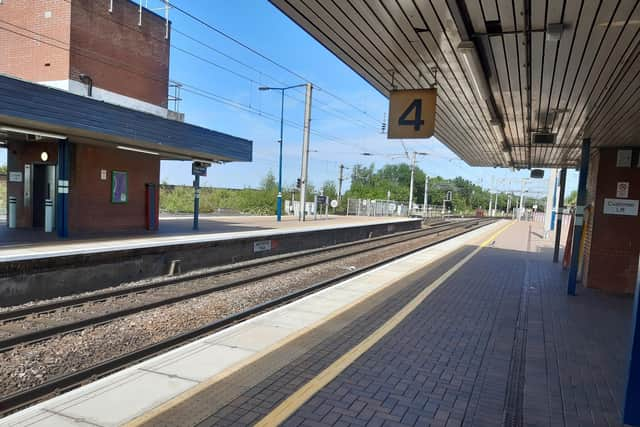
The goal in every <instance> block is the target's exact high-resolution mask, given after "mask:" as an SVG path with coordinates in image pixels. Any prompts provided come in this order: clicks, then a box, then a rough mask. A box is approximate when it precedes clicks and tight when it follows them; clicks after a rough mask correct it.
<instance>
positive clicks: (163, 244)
mask: <svg viewBox="0 0 640 427" xmlns="http://www.w3.org/2000/svg"><path fill="white" fill-rule="evenodd" d="M164 221H165V222H166V223H167V224H168V225H167V226H166V227H163V230H164V231H163V232H159V233H155V234H151V235H150V234H145V235H137V234H133V235H130V234H123V235H116V236H113V235H111V236H106V235H101V236H93V237H90V236H85V237H86V238H78V239H70V240H66V241H61V240H55V241H38V242H28V241H27V242H24V241H23V242H22V243H20V244H8V243H7V244H0V306H4V305H11V304H13V305H17V304H24V303H27V302H31V301H35V300H41V299H46V298H56V297H64V296H68V295H72V294H77V293H81V292H88V291H94V290H99V289H104V288H109V287H113V286H118V285H120V284H122V283H131V282H138V281H141V280H151V279H153V278H157V277H162V276H166V275H168V274H174V272H178V273H180V272H181V273H188V272H193V271H197V270H201V269H207V268H212V267H216V266H223V265H226V264H233V263H237V262H243V261H249V260H254V259H257V258H261V257H268V256H279V255H284V254H287V253H291V252H296V251H303V250H312V249H317V248H321V247H326V246H331V245H336V244H341V243H348V242H354V241H358V240H363V239H368V238H371V237H379V236H383V235H387V234H393V233H398V232H405V231H411V230H417V229H420V228H421V225H422V222H421V219H409V218H398V217H354V216H329V217H328V218H327V219H322V220H320V219H318V220H316V221H313V220H310V221H306V222H299V221H298V220H297V219H296V218H293V217H285V218H284V220H283V221H282V222H281V223H278V222H276V220H275V217H264V216H263V217H260V216H251V217H247V216H231V217H217V216H209V217H202V218H201V220H200V224H201V226H200V230H199V231H197V232H194V231H193V230H191V224H192V223H191V222H190V219H189V218H185V217H167V218H164ZM14 231H16V230H9V231H7V230H5V231H4V232H9V233H12V232H14ZM21 231H23V230H17V231H16V232H17V233H20V232H21ZM0 233H2V231H0ZM24 272H29V274H24Z"/></svg>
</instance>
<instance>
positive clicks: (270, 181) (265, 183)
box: [260, 171, 278, 193]
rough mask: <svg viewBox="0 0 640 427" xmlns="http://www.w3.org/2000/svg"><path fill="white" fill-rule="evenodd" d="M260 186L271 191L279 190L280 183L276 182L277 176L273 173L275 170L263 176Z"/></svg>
mask: <svg viewBox="0 0 640 427" xmlns="http://www.w3.org/2000/svg"><path fill="white" fill-rule="evenodd" d="M260 188H262V189H263V190H265V191H267V192H269V193H273V192H275V193H277V192H278V183H276V177H275V176H274V175H273V172H271V171H269V172H267V174H266V175H265V177H264V178H262V180H261V181H260Z"/></svg>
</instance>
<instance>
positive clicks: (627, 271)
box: [586, 149, 640, 294]
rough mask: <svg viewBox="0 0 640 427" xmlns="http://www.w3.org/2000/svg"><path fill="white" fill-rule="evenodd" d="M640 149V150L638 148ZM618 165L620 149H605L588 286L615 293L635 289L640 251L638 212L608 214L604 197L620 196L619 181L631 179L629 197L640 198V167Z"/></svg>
mask: <svg viewBox="0 0 640 427" xmlns="http://www.w3.org/2000/svg"><path fill="white" fill-rule="evenodd" d="M636 151H637V150H636ZM639 154H640V153H638V152H636V153H635V154H634V161H633V166H634V167H630V168H619V167H616V155H617V149H601V150H600V156H599V157H600V158H599V161H598V166H597V168H598V170H597V177H596V178H595V179H596V189H597V191H596V193H595V200H594V208H593V214H594V216H593V225H592V230H591V236H590V237H591V239H590V240H591V245H590V256H589V263H588V270H587V271H588V280H587V282H586V284H587V286H589V287H593V288H599V289H603V290H606V291H609V292H613V293H620V294H631V293H633V292H634V288H635V281H636V273H637V267H638V254H639V253H640V221H639V220H638V217H637V216H623V215H605V214H604V213H603V207H604V199H605V198H616V185H617V183H618V182H629V183H630V190H629V197H628V198H629V199H631V200H640V168H637V167H635V165H636V164H637V158H638V155H639Z"/></svg>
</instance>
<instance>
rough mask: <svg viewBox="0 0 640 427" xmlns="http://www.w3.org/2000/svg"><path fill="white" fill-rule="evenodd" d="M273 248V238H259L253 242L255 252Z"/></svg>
mask: <svg viewBox="0 0 640 427" xmlns="http://www.w3.org/2000/svg"><path fill="white" fill-rule="evenodd" d="M270 250H271V240H258V241H256V242H253V252H264V251H270Z"/></svg>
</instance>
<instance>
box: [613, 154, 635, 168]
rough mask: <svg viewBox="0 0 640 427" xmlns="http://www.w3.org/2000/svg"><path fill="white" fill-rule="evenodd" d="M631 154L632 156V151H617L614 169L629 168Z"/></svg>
mask: <svg viewBox="0 0 640 427" xmlns="http://www.w3.org/2000/svg"><path fill="white" fill-rule="evenodd" d="M632 154H633V151H631V150H618V153H617V156H616V167H619V168H630V167H631V156H632Z"/></svg>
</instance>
